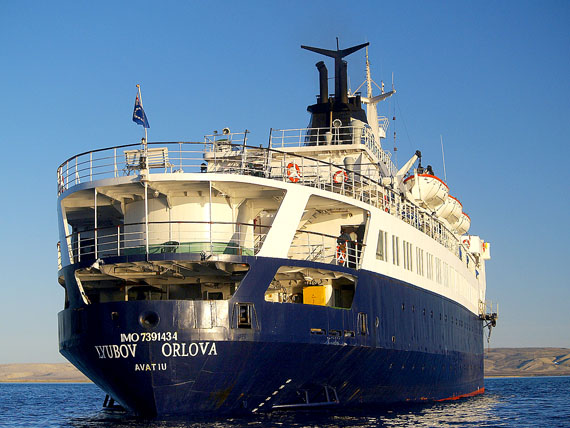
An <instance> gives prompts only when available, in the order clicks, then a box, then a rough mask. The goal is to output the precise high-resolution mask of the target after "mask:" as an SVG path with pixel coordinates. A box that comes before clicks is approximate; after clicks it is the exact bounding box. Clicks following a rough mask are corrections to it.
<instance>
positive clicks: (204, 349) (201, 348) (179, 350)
mask: <svg viewBox="0 0 570 428" xmlns="http://www.w3.org/2000/svg"><path fill="white" fill-rule="evenodd" d="M162 355H163V356H165V357H195V356H197V355H218V351H217V350H216V343H215V342H190V343H178V342H174V343H168V342H167V343H164V344H163V345H162Z"/></svg>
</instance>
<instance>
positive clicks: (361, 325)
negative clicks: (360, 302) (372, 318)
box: [358, 312, 368, 336]
mask: <svg viewBox="0 0 570 428" xmlns="http://www.w3.org/2000/svg"><path fill="white" fill-rule="evenodd" d="M358 330H359V331H360V334H361V335H363V336H366V335H367V334H368V314H365V313H364V312H360V313H359V314H358Z"/></svg>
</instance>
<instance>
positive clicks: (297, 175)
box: [287, 162, 301, 183]
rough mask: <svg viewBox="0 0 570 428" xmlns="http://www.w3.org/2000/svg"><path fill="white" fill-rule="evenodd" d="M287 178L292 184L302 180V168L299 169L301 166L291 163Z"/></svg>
mask: <svg viewBox="0 0 570 428" xmlns="http://www.w3.org/2000/svg"><path fill="white" fill-rule="evenodd" d="M287 178H288V179H289V180H291V182H292V183H297V182H298V181H299V180H300V179H301V168H299V165H297V164H296V163H293V162H289V164H288V165H287Z"/></svg>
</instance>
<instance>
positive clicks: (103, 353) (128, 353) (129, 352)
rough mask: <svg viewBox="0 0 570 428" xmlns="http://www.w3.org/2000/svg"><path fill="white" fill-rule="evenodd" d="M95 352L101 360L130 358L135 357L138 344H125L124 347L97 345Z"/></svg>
mask: <svg viewBox="0 0 570 428" xmlns="http://www.w3.org/2000/svg"><path fill="white" fill-rule="evenodd" d="M95 350H96V351H97V355H99V358H100V359H102V358H129V357H134V356H135V353H136V350H137V344H136V343H132V344H124V345H95Z"/></svg>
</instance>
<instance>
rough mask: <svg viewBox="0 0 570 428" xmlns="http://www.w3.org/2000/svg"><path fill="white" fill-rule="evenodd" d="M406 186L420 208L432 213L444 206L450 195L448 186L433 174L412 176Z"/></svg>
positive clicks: (405, 182) (407, 179)
mask: <svg viewBox="0 0 570 428" xmlns="http://www.w3.org/2000/svg"><path fill="white" fill-rule="evenodd" d="M404 184H405V185H406V189H407V190H408V192H410V193H411V194H412V196H413V198H414V199H415V200H416V202H417V203H418V204H419V205H420V206H422V207H423V208H429V209H430V210H432V211H435V210H436V209H437V208H439V207H440V206H442V205H443V203H444V202H445V200H446V199H447V195H448V194H449V187H447V184H445V183H444V182H443V180H441V179H440V178H438V177H436V176H435V175H432V174H423V173H422V174H414V175H410V176H409V177H408V178H406V179H405V180H404Z"/></svg>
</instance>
